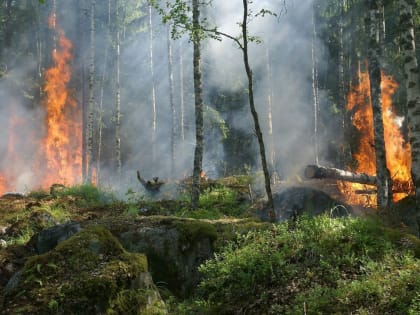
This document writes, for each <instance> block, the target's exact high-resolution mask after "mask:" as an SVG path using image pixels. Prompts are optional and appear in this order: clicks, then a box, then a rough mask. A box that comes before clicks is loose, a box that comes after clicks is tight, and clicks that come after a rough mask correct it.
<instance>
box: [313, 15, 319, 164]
mask: <svg viewBox="0 0 420 315" xmlns="http://www.w3.org/2000/svg"><path fill="white" fill-rule="evenodd" d="M316 36H317V35H316V24H315V7H314V9H313V10H312V96H313V105H314V157H315V163H316V164H319V135H318V125H319V122H318V115H319V100H318V73H317V59H316V58H317V56H316V51H315V44H316V43H315V41H316Z"/></svg>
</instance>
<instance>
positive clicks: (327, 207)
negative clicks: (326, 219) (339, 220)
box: [261, 187, 352, 222]
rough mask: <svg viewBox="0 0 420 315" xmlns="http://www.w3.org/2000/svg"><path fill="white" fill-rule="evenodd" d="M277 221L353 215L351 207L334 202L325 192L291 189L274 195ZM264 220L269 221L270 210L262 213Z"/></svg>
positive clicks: (304, 188)
mask: <svg viewBox="0 0 420 315" xmlns="http://www.w3.org/2000/svg"><path fill="white" fill-rule="evenodd" d="M273 202H274V211H275V219H276V221H278V222H282V221H285V220H289V219H295V218H296V217H298V216H300V215H302V214H304V213H305V214H308V215H309V216H316V215H320V214H323V213H329V214H330V215H331V216H332V217H340V216H347V215H349V214H351V212H352V210H351V207H350V206H348V205H345V204H343V203H341V202H338V201H337V200H334V199H333V198H331V197H330V196H329V195H327V194H326V193H324V192H323V191H320V190H316V189H313V188H308V187H289V188H286V189H284V190H282V191H280V192H279V193H275V194H273ZM261 216H262V219H267V220H268V219H269V216H268V210H267V209H265V210H263V211H262V215H261Z"/></svg>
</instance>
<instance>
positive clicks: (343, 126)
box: [0, 0, 420, 191]
mask: <svg viewBox="0 0 420 315" xmlns="http://www.w3.org/2000/svg"><path fill="white" fill-rule="evenodd" d="M416 2H417V4H418V1H416ZM398 5H399V2H398V1H384V3H383V17H384V26H385V29H384V34H383V37H384V41H383V47H384V52H385V57H384V58H383V63H382V69H383V71H384V72H385V73H386V74H387V75H389V76H392V78H393V79H394V80H395V81H396V82H397V84H400V82H403V67H402V60H401V58H402V57H401V54H400V44H399V43H400V28H399V7H398ZM261 8H264V9H267V10H271V11H272V12H275V13H277V14H278V15H277V17H273V16H265V17H261V16H260V17H257V18H255V19H253V20H252V21H251V22H250V24H249V27H250V33H251V34H252V35H255V36H258V39H260V40H261V43H259V44H256V43H253V44H251V47H250V62H251V66H252V69H253V73H254V81H255V96H256V105H257V110H258V112H259V114H260V121H261V124H262V127H263V134H264V137H265V141H266V148H267V156H268V160H269V166H270V170H271V171H272V172H274V171H275V172H277V174H278V175H279V176H280V178H283V179H285V178H288V177H290V176H294V175H296V174H299V172H300V170H301V168H302V166H304V165H305V164H308V163H314V162H319V161H321V163H322V164H327V165H332V166H336V167H341V168H345V167H349V166H351V165H352V163H353V164H354V161H352V153H353V151H354V150H356V148H355V145H356V143H357V137H358V135H357V132H356V131H355V130H354V128H353V129H352V127H351V118H352V113H351V112H350V111H349V110H347V109H346V105H347V98H348V95H349V93H350V91H351V90H352V89H353V88H354V86H355V85H356V84H357V82H358V80H360V75H359V74H358V73H359V71H366V60H367V42H368V38H367V26H366V17H365V15H364V14H363V12H365V11H366V8H365V2H364V1H346V0H339V1H316V0H313V1H312V0H307V1H306V0H305V1H287V3H286V4H284V3H283V2H282V1H256V2H255V3H253V4H252V5H251V8H250V9H251V10H253V11H254V12H258V11H259V10H260V9H261ZM414 8H415V10H414V14H415V19H416V25H417V27H418V21H419V19H420V12H419V6H418V5H415V6H414ZM0 10H1V11H0V15H1V25H0V38H1V48H0V49H1V51H0V64H1V72H0V93H1V100H2V106H1V109H0V111H1V115H0V117H1V118H0V119H1V124H2V126H4V132H3V137H2V139H1V143H0V152H1V154H2V157H3V158H2V160H1V164H0V169H1V172H0V174H1V181H0V183H1V184H2V185H1V186H2V187H3V188H2V190H3V191H11V190H17V191H22V190H28V189H32V188H35V187H39V186H42V187H48V186H49V185H50V184H52V183H53V182H63V183H64V184H73V183H80V182H81V180H82V177H83V178H84V179H85V180H88V181H90V180H94V181H97V182H99V183H101V184H104V185H111V186H118V187H121V186H124V187H125V188H124V189H126V188H127V187H130V186H131V187H132V186H133V185H135V184H134V182H135V181H136V178H135V171H136V170H140V171H141V172H142V174H143V175H144V176H145V177H146V178H150V177H152V176H159V177H163V178H181V177H183V176H186V175H190V174H191V172H192V159H193V151H194V143H195V139H194V132H195V125H194V105H193V104H194V98H193V97H194V92H193V78H192V75H193V71H192V44H191V42H190V41H189V40H188V37H187V36H186V35H184V36H178V37H179V38H177V39H176V40H173V39H172V38H171V30H170V27H169V26H168V25H165V24H163V23H162V22H161V20H162V18H161V16H160V15H159V14H158V13H157V12H156V10H155V9H154V8H152V7H151V6H149V4H148V3H147V2H146V1H132V0H127V1H124V0H109V1H96V6H94V7H93V9H92V6H91V2H90V1H76V0H74V1H73V0H70V1H45V3H44V4H40V3H38V2H37V1H30V0H28V1H26V0H22V1H12V0H5V1H1V6H0ZM201 11H202V12H201V15H202V17H203V20H204V19H205V20H206V23H207V24H206V25H209V26H211V27H213V26H214V27H216V26H217V28H218V29H219V30H221V31H223V32H226V33H228V34H232V35H233V36H237V35H239V34H240V31H241V30H240V27H239V26H238V25H237V23H236V22H238V21H240V19H241V14H242V4H241V3H240V2H238V3H236V2H234V1H213V3H212V5H211V6H210V5H206V6H204V5H202V8H201ZM54 15H55V21H54V22H53V25H51V22H50V25H49V22H48V21H49V17H50V19H51V17H53V16H54ZM417 30H418V28H417ZM419 33H420V32H418V31H417V32H416V36H417V38H418V37H419ZM63 38H67V39H68V41H69V42H68V43H64V44H63ZM66 45H67V46H66ZM54 50H55V51H56V52H57V54H55V55H56V56H57V55H58V58H61V61H57V60H55V59H54V58H55V57H54V54H53V53H52V52H53V51H54ZM67 54H68V55H67ZM417 55H419V49H418V48H417ZM57 65H58V66H57ZM54 68H55V69H56V70H53V72H54V71H62V72H67V73H60V74H58V75H57V77H58V78H61V79H62V80H61V83H52V84H53V86H55V87H57V84H58V85H62V86H63V93H64V96H57V98H58V99H60V97H62V98H64V101H63V102H64V103H63V105H62V107H61V110H58V111H57V112H55V113H54V110H51V109H48V108H49V105H48V103H49V102H51V101H50V99H51V97H52V96H51V94H54V93H55V92H53V93H52V92H49V90H48V84H49V81H51V80H53V79H51V76H50V77H48V74H47V73H48V71H49V69H54ZM202 73H203V91H204V103H205V119H204V121H205V153H204V162H203V169H204V171H205V172H206V173H207V174H208V176H209V177H212V178H216V177H219V176H224V175H230V174H238V173H244V172H249V171H251V170H255V169H258V168H259V164H260V163H259V156H258V149H257V144H256V139H255V136H254V128H253V125H252V120H251V116H250V114H249V108H248V106H247V102H248V94H247V83H246V75H245V72H244V70H243V63H242V58H241V52H240V51H239V50H238V49H237V48H236V47H235V45H234V43H233V42H231V41H229V40H223V41H218V40H214V39H210V38H208V39H206V40H203V41H202ZM63 78H64V80H63ZM54 89H55V88H52V90H54ZM50 91H51V89H50ZM392 100H393V106H394V108H395V111H396V114H397V115H399V116H401V117H402V119H401V121H402V122H403V124H402V131H403V134H405V135H406V134H407V129H406V124H405V122H406V120H403V117H405V115H406V109H405V103H406V102H405V92H404V89H403V88H397V89H396V92H395V94H394V95H393V96H392ZM69 108H70V109H69ZM60 111H61V113H62V114H63V115H64V117H61V118H57V115H59V112H60ZM54 124H56V125H58V127H57V128H56V127H52V125H54ZM54 128H56V129H57V132H58V136H57V135H53V132H54V131H53V130H52V129H54ZM65 129H66V130H65ZM54 137H55V140H54ZM47 138H52V140H47ZM63 138H68V139H67V140H64V141H62V142H63V143H59V142H60V141H61V140H58V139H63ZM48 141H49V144H48ZM60 146H61V147H60ZM57 148H59V149H57ZM48 152H49V153H48ZM64 152H65V153H64ZM62 154H66V157H64V160H66V162H65V163H66V165H64V164H63V163H64V162H62V161H63V157H62V156H61V157H60V158H57V156H58V155H62ZM54 155H55V156H56V157H54ZM51 160H55V162H51ZM47 161H50V162H47ZM53 164H54V165H53ZM64 169H67V171H63V170H64ZM92 173H93V175H92ZM54 174H55V175H54ZM57 175H58V176H57ZM92 176H93V179H91V177H92ZM51 177H52V178H51ZM43 181H44V182H43ZM116 183H118V184H116Z"/></svg>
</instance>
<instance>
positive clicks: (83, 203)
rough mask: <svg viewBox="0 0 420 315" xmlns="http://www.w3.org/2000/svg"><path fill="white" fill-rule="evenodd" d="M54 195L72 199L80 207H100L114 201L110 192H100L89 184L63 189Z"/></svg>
mask: <svg viewBox="0 0 420 315" xmlns="http://www.w3.org/2000/svg"><path fill="white" fill-rule="evenodd" d="M55 195H56V196H57V197H65V196H71V197H74V198H75V199H76V203H77V205H78V206H80V207H95V206H101V205H105V204H109V203H111V202H113V201H115V200H116V198H115V196H114V194H113V193H112V192H109V191H103V190H100V189H99V188H98V187H96V186H94V185H91V184H82V185H75V186H72V187H65V188H63V189H60V190H57V191H56V193H55Z"/></svg>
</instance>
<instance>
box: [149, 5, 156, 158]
mask: <svg viewBox="0 0 420 315" xmlns="http://www.w3.org/2000/svg"><path fill="white" fill-rule="evenodd" d="M149 65H150V75H151V83H152V89H151V97H152V100H151V101H152V155H153V160H155V159H156V140H157V139H156V137H157V114H156V81H155V69H154V63H153V17H152V5H149Z"/></svg>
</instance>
